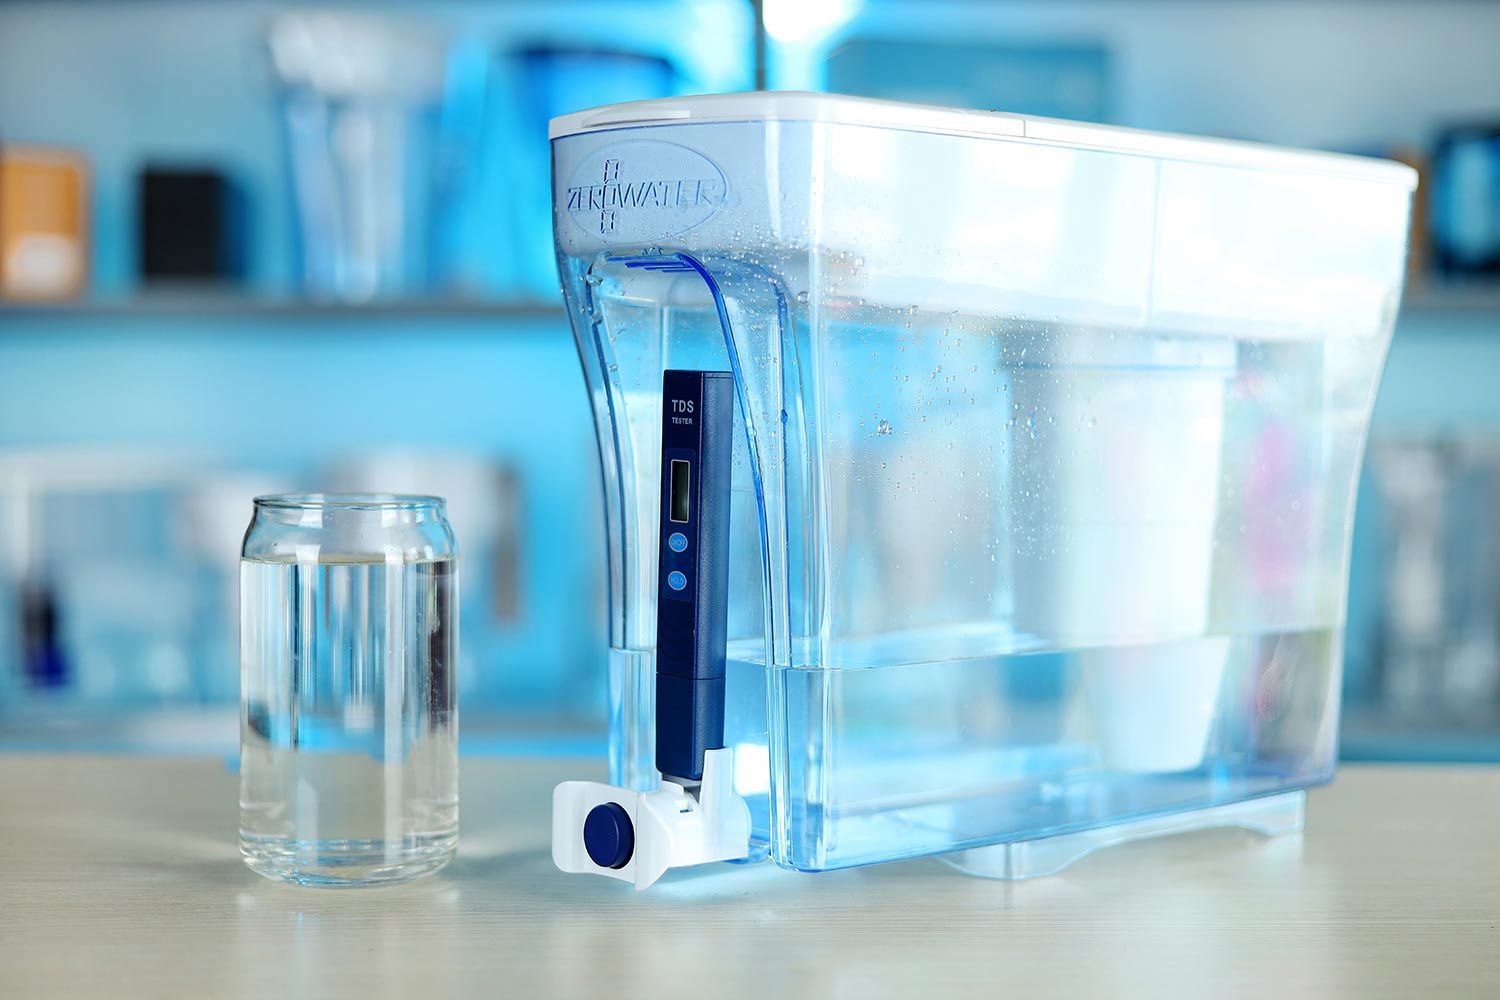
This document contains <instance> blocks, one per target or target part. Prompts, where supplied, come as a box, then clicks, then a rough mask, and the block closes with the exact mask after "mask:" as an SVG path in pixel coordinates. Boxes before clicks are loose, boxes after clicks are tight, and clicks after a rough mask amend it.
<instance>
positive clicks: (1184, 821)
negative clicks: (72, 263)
mask: <svg viewBox="0 0 1500 1000" xmlns="http://www.w3.org/2000/svg"><path fill="white" fill-rule="evenodd" d="M1306 811H1307V793H1306V792H1304V791H1300V790H1299V791H1295V792H1283V793H1281V794H1280V795H1267V796H1264V797H1262V798H1255V799H1248V800H1246V801H1244V802H1231V803H1229V804H1227V805H1222V806H1212V807H1210V808H1207V809H1190V810H1187V811H1185V812H1178V813H1169V814H1167V815H1164V816H1152V817H1149V818H1147V819H1138V820H1133V821H1131V822H1128V823H1118V824H1116V825H1114V826H1107V827H1103V828H1101V829H1098V830H1084V831H1082V832H1080V833H1067V834H1062V835H1060V836H1056V837H1041V838H1038V839H1037V840H1021V841H1016V842H1014V843H1010V844H992V845H990V846H989V847H974V848H970V849H969V850H966V851H955V852H954V853H952V854H945V855H943V856H942V859H943V860H944V861H946V862H947V863H948V864H950V865H952V866H953V867H955V868H957V869H958V870H959V871H961V872H965V873H966V874H969V875H974V876H978V877H979V878H997V879H1013V880H1020V879H1027V878H1037V877H1039V876H1042V875H1053V874H1056V873H1057V872H1060V871H1062V870H1063V869H1064V868H1066V867H1068V866H1069V865H1071V864H1072V863H1073V862H1075V861H1077V860H1078V859H1079V858H1082V857H1084V856H1085V855H1088V854H1092V853H1094V852H1095V851H1097V850H1100V849H1101V848H1105V847H1113V846H1115V845H1116V844H1126V843H1129V842H1131V841H1133V840H1145V839H1147V838H1148V837H1167V836H1171V835H1172V834H1176V833H1187V832H1189V831H1192V830H1208V829H1213V828H1215V827H1225V826H1237V827H1243V828H1244V829H1247V830H1254V831H1255V832H1256V833H1261V834H1264V835H1266V836H1268V837H1274V836H1279V835H1280V834H1284V833H1296V832H1297V831H1299V830H1301V829H1302V825H1303V821H1304V818H1305V815H1306Z"/></svg>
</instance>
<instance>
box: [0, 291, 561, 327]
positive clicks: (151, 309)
mask: <svg viewBox="0 0 1500 1000" xmlns="http://www.w3.org/2000/svg"><path fill="white" fill-rule="evenodd" d="M182 316H198V317H256V318H261V319H267V320H281V319H317V318H320V317H331V318H371V319H383V318H389V319H405V318H422V317H443V316H457V317H481V318H485V317H488V318H493V319H497V320H521V321H525V320H549V319H550V320H559V321H560V320H561V319H562V318H563V312H562V302H561V298H560V297H559V298H558V299H557V300H555V301H554V300H547V299H534V300H526V301H522V300H503V299H488V298H460V297H451V296H445V297H439V296H432V297H408V298H396V299H381V300H376V301H371V302H341V301H335V300H324V301H320V300H315V299H307V298H300V297H294V296H268V295H245V294H241V293H236V292H223V293H217V292H180V293H179V292H158V293H152V294H143V295H132V296H122V297H119V298H107V299H94V300H83V301H67V302H47V303H36V304H32V305H27V304H20V303H6V304H0V331H4V330H5V329H6V328H7V327H8V326H11V325H12V324H11V323H9V322H8V321H16V322H19V321H23V320H45V321H51V320H66V321H71V322H73V323H75V324H79V323H81V324H87V323H88V322H89V321H91V320H109V319H118V318H146V319H150V318H154V317H161V318H164V319H174V318H177V317H182Z"/></svg>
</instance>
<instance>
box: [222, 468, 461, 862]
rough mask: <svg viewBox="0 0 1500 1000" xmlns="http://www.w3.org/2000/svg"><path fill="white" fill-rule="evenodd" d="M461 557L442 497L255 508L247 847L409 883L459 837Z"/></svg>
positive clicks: (246, 589)
mask: <svg viewBox="0 0 1500 1000" xmlns="http://www.w3.org/2000/svg"><path fill="white" fill-rule="evenodd" d="M457 656H458V548H457V545H456V544H455V543H454V539H453V530H452V528H451V527H450V526H449V524H448V518H447V512H446V510H445V506H444V503H443V501H442V500H441V499H440V498H438V497H427V496H393V495H385V494H374V495H353V494H351V495H334V494H300V495H286V496H265V497H257V498H256V500H255V512H254V515H253V517H252V518H251V520H250V528H249V530H248V531H246V533H245V543H244V547H243V549H242V550H241V553H240V853H241V854H242V855H243V856H244V858H245V863H246V864H248V865H249V866H250V867H251V868H253V869H254V870H255V871H257V872H260V873H261V874H262V875H265V876H267V877H269V878H274V879H282V880H286V881H290V882H298V883H302V884H304V885H326V886H353V885H375V884H384V883H389V882H398V881H403V880H405V879H409V878H415V877H416V876H418V875H423V874H426V873H428V872H432V871H436V870H437V869H438V868H441V867H442V866H443V865H444V864H446V863H447V862H448V860H449V858H451V857H452V856H453V851H454V848H455V847H456V846H457V843H458V707H457V706H458V703H457V699H456V691H455V689H454V681H455V675H456V665H457Z"/></svg>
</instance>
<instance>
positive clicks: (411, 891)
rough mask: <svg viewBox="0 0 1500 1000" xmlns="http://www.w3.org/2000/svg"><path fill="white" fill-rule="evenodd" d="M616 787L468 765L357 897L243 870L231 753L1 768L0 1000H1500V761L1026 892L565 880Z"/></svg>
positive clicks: (1346, 775) (16, 762)
mask: <svg viewBox="0 0 1500 1000" xmlns="http://www.w3.org/2000/svg"><path fill="white" fill-rule="evenodd" d="M597 772H598V765H597V763H595V762H580V761H565V760H541V759H529V760H528V759H482V758H481V759H469V758H466V759H465V760H464V761H463V779H462V780H463V784H462V799H461V801H462V810H463V827H462V831H463V832H462V846H461V847H460V849H459V854H458V857H457V859H456V860H455V861H454V862H453V864H452V865H450V866H449V867H448V868H447V869H446V870H445V871H443V872H441V873H439V874H438V875H437V876H435V877H432V878H429V879H426V880H423V881H418V882H414V883H410V884H408V885H405V886H399V887H390V888H382V889H373V890H345V891H332V890H319V889H303V888H297V887H292V886H286V885H280V884H276V883H272V882H269V881H267V880H265V879H262V878H260V877H258V876H256V875H254V874H253V873H251V872H250V871H249V869H247V868H245V867H244V865H243V864H241V862H240V860H239V855H238V850H237V847H236V842H235V828H236V799H237V796H236V778H235V776H234V775H233V774H231V773H229V772H228V771H226V770H225V768H224V767H223V765H222V764H221V763H220V762H218V761H213V760H204V759H191V758H122V757H111V758H100V757H83V756H22V755H8V756H0V794H3V799H0V803H3V804H0V998H5V1000H15V998H30V997H46V998H58V997H73V996H117V997H134V996H140V997H181V998H193V1000H198V998H207V997H221V996H222V997H254V998H257V1000H267V998H282V997H296V996H330V997H350V998H358V1000H366V998H373V997H385V996H391V997H411V998H417V1000H438V998H442V997H450V996H479V997H499V998H515V1000H530V998H540V997H553V996H559V997H562V996H587V997H594V998H609V1000H614V998H618V997H631V996H640V997H651V998H653V1000H655V998H661V997H675V996H694V997H700V998H705V1000H707V998H720V997H739V996H744V997H754V998H756V1000H786V998H790V997H797V996H811V997H831V998H842V997H849V998H858V1000H868V998H872V997H881V996H891V997H908V998H916V1000H942V998H947V997H953V996H961V995H973V996H984V997H995V998H1026V1000H1032V998H1036V997H1044V996H1109V997H1117V996H1119V997H1123V996H1141V997H1152V998H1166V997H1189V998H1195V1000H1197V998H1203V1000H1218V998H1233V997H1245V998H1257V1000H1265V998H1275V1000H1283V998H1292V997H1336V996H1348V997H1362V998H1363V997H1400V998H1415V997H1434V996H1473V997H1488V998H1495V997H1500V768H1493V767H1470V768H1463V767H1371V766H1349V767H1345V768H1344V769H1343V770H1341V772H1340V774H1339V777H1338V779H1337V780H1336V782H1335V783H1334V784H1333V785H1332V786H1331V787H1329V788H1326V789H1320V790H1317V791H1314V792H1313V793H1311V796H1310V798H1309V803H1308V825H1307V832H1306V833H1305V834H1302V835H1301V836H1292V837H1281V838H1275V839H1266V838H1262V837H1259V836H1257V835H1254V834H1250V833H1246V832H1242V831H1236V830H1218V831H1209V832H1203V833H1195V834H1189V835H1184V836H1179V837H1174V838H1169V839H1165V840H1157V841H1151V842H1144V843H1137V844H1132V845H1127V846H1124V847H1119V848H1112V849H1110V850H1106V851H1102V852H1099V853H1097V854H1095V855H1092V856H1090V857H1088V858H1085V859H1084V860H1083V861H1081V862H1079V863H1078V864H1077V865H1075V866H1073V867H1072V868H1070V869H1068V870H1067V871H1065V872H1063V873H1062V874H1060V875H1056V876H1053V877H1050V878H1043V879H1038V880H1034V881H1030V882H1022V883H1009V884H1008V883H1004V882H991V881H985V880H981V879H975V878H970V877H966V876H964V875H961V874H959V873H958V872H956V871H953V870H951V869H949V868H948V867H946V866H945V865H942V864H940V863H938V862H937V861H934V860H930V859H929V860H923V861H914V862H907V863H902V864H893V865H883V866H877V867H874V868H868V869H862V870H856V871H846V872H837V873H832V874H826V875H803V874H798V873H794V872H787V871H781V870H779V869H776V868H774V867H773V866H771V865H769V864H766V865H759V866H753V867H749V868H736V867H731V866H725V865H715V866H710V867H708V868H705V869H700V870H697V871H692V872H684V873H676V874H673V875H669V876H668V877H667V879H665V880H664V881H663V882H662V883H661V884H659V885H657V886H656V887H654V888H653V889H651V890H648V891H646V892H644V893H640V894H637V893H636V892H635V891H634V890H633V889H631V888H630V887H628V886H626V885H624V884H623V883H618V882H613V881H608V880H604V879H595V878H588V877H583V876H564V875H561V874H559V873H558V872H556V871H555V870H554V869H553V867H552V862H551V858H550V856H549V853H548V846H547V838H548V810H549V807H550V794H551V788H552V786H553V784H554V783H556V782H557V781H559V780H562V779H565V778H570V777H589V776H597Z"/></svg>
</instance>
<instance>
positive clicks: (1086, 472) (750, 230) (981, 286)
mask: <svg viewBox="0 0 1500 1000" xmlns="http://www.w3.org/2000/svg"><path fill="white" fill-rule="evenodd" d="M590 115H593V117H592V118H590V117H589V116H590ZM554 135H555V138H554V142H553V152H554V179H555V185H556V186H555V190H554V199H555V209H556V210H555V226H556V233H557V239H558V247H559V254H560V261H561V271H562V275H563V284H564V292H565V295H566V297H567V300H568V305H569V309H570V314H571V319H572V323H573V326H574V330H575V332H576V334H577V338H578V343H579V351H580V356H581V358H582V360H583V365H584V370H585V373H586V376H587V381H588V385H589V391H590V394H591V398H592V401H593V406H594V412H595V417H596V421H597V425H598V432H599V441H600V446H601V461H602V467H603V472H604V483H605V494H606V501H607V517H608V521H609V524H608V527H609V554H610V595H611V605H610V637H611V644H612V647H613V649H612V658H611V677H610V691H611V709H612V711H611V717H612V759H611V765H612V767H611V770H612V777H613V780H614V781H615V782H617V783H621V784H626V785H630V786H632V787H636V788H640V789H647V788H651V787H654V786H655V784H656V781H657V774H656V771H655V769H654V765H653V746H654V743H653V736H652V693H653V670H654V666H653V647H654V643H655V626H656V607H655V603H656V594H657V582H656V572H657V567H656V554H657V537H656V532H657V525H658V520H657V518H658V510H659V503H660V496H659V493H660V485H659V484H660V469H659V463H660V457H659V450H660V439H659V435H660V427H661V379H662V372H663V370H665V369H667V368H700V369H710V370H725V371H732V372H733V373H734V378H735V382H736V388H737V395H738V403H739V407H738V412H737V414H736V422H737V424H738V426H737V427H736V438H735V440H736V444H735V447H736V454H735V459H734V468H733V489H732V501H731V521H732V529H731V543H730V609H729V620H730V627H729V635H730V641H729V648H728V657H729V667H728V684H727V692H728V693H727V703H726V713H725V718H726V734H725V735H726V742H727V743H728V745H730V746H733V747H735V748H736V760H735V766H736V778H737V786H738V789H739V791H740V792H741V793H742V794H743V795H744V796H745V797H746V798H747V799H748V800H749V801H750V803H751V809H752V815H753V819H754V826H755V837H756V852H757V853H761V854H763V853H765V852H767V851H768V852H769V854H770V855H771V856H772V857H773V858H774V859H775V860H776V861H777V862H778V863H779V864H782V865H785V866H788V867H793V868H798V869H804V870H823V869H829V868H840V867H846V866H850V865H859V864H866V863H871V862H877V861H884V860H891V859H896V858H906V857H912V856H916V855H922V854H931V853H938V852H946V851H956V850H965V852H966V853H965V854H964V855H963V858H964V860H965V867H967V868H969V869H971V870H980V871H984V870H985V869H986V868H987V867H989V868H997V867H998V868H1006V866H1005V865H989V866H987V865H986V864H985V863H984V860H983V859H984V857H985V855H983V854H982V853H976V851H975V850H973V849H977V848H983V847H987V846H989V845H1016V844H1019V843H1022V842H1029V841H1036V840H1042V839H1044V838H1056V837H1060V836H1063V835H1077V834H1081V833H1088V832H1090V831H1103V830H1108V829H1109V828H1113V827H1117V826H1118V827H1121V828H1122V830H1123V829H1125V828H1127V827H1128V828H1129V829H1151V830H1163V829H1177V828H1181V826H1182V825H1183V824H1182V823H1177V822H1175V821H1174V822H1168V823H1160V822H1158V823H1155V825H1151V824H1150V823H1148V825H1147V826H1141V824H1142V822H1143V821H1153V820H1157V819H1160V818H1161V817H1165V816H1168V815H1171V814H1186V813H1189V812H1191V811H1197V810H1203V811H1204V812H1203V813H1202V816H1203V817H1204V822H1205V823H1207V822H1228V821H1235V822H1239V821H1241V820H1242V819H1243V821H1244V822H1246V823H1247V824H1249V825H1257V824H1259V825H1261V826H1263V827H1265V828H1267V829H1271V828H1285V827H1286V826H1288V825H1290V823H1289V821H1288V820H1287V818H1286V815H1285V812H1286V803H1287V802H1289V801H1292V800H1291V799H1288V798H1287V797H1285V796H1283V797H1281V798H1278V799H1275V800H1274V802H1275V803H1276V808H1277V809H1280V810H1281V812H1278V813H1277V814H1276V815H1275V816H1273V817H1272V818H1271V819H1256V818H1255V815H1252V813H1251V812H1247V811H1245V810H1239V811H1236V810H1230V811H1228V812H1225V811H1224V810H1223V809H1222V808H1219V807H1226V806H1229V805H1231V804H1233V803H1240V802H1244V801H1246V800H1249V799H1253V798H1257V797H1262V796H1279V795H1282V793H1288V792H1294V791H1295V790H1298V789H1303V788H1306V787H1308V786H1311V785H1316V784H1318V783H1320V782H1324V781H1326V780H1328V779H1329V777H1330V776H1331V775H1332V772H1333V767H1334V756H1335V745H1336V739H1335V736H1336V730H1337V723H1338V711H1339V704H1338V692H1339V664H1340V661H1341V644H1342V637H1343V624H1344V607H1345V594H1346V584H1347V572H1348V549H1349V533H1350V524H1351V519H1352V507H1353V497H1354V485H1355V482H1356V479H1357V476H1358V472H1359V464H1360V460H1361V457H1362V453H1363V448H1364V437H1365V431H1366V426H1367V423H1368V419H1369V415H1370V407H1371V403H1372V400H1373V397H1374V393H1375V389H1376V386H1377V383H1378V380H1379V375H1380V370H1381V366H1382V364H1383V361H1384V357H1385V351H1386V347H1387V345H1388V343H1389V339H1390V336H1391V329H1392V323H1393V320H1394V317H1395V313H1396V309H1397V305H1398V302H1399V296H1400V291H1401V281H1402V270H1403V264H1404V255H1405V239H1406V225H1407V212H1408V202H1409V197H1410V191H1411V187H1412V175H1411V174H1410V173H1409V172H1408V171H1406V170H1405V169H1404V168H1401V167H1398V166H1395V165H1392V164H1385V163H1381V162H1377V161H1364V160H1357V159H1353V158H1347V157H1336V156H1331V155H1322V154H1299V153H1291V152H1285V151H1279V150H1267V149H1259V148H1256V147H1249V146H1243V145H1237V144H1228V143H1214V142H1209V141H1195V140H1187V139H1180V138H1175V137H1162V136H1146V135H1142V134H1139V133H1131V132H1127V131H1124V130H1118V129H1104V128H1097V127H1083V126H1071V125H1067V124H1065V123H1049V122H1036V121H1032V120H1027V119H1021V118H1016V117H1013V116H1005V115H987V114H978V113H964V112H942V111H936V110H933V109H921V108H912V107H907V106H902V105H886V104H881V103H878V102H864V101H855V100H851V99H847V98H831V97H825V96H812V95H776V94H771V95H759V96H753V95H731V96H728V97H715V98H693V99H680V100H674V101H659V102H649V103H646V104H642V105H624V106H620V107H619V108H617V109H605V110H604V111H603V112H599V113H595V112H585V113H582V114H580V115H575V116H569V117H568V118H565V119H559V120H558V121H557V122H555V123H554ZM1300 801H1301V800H1300V798H1296V799H1295V802H1296V806H1297V809H1298V810H1299V813H1298V815H1299V816H1300ZM1216 809H1217V811H1215V810H1216ZM1226 816H1227V817H1229V819H1226V818H1225V817H1226ZM1246 816H1248V817H1250V818H1248V819H1244V817H1246ZM1187 825H1191V820H1189V821H1188V822H1187ZM1109 840H1110V837H1109V836H1108V835H1096V836H1093V838H1092V839H1091V840H1089V841H1088V843H1089V844H1092V845H1097V844H1099V843H1104V842H1109ZM1006 850H1009V851H1010V852H1011V853H1010V854H1008V855H1007V858H1011V859H1014V858H1017V857H1021V856H1020V855H1016V854H1015V852H1014V849H1013V848H1006ZM1049 863H1050V862H1049ZM1054 867H1055V865H1054ZM1012 869H1013V866H1012V868H1007V869H1006V871H1007V872H1008V873H1009V874H1017V872H1016V871H1014V870H1012ZM991 873H994V872H991ZM1019 873H1020V874H1025V873H1026V872H1025V871H1022V872H1019Z"/></svg>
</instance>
